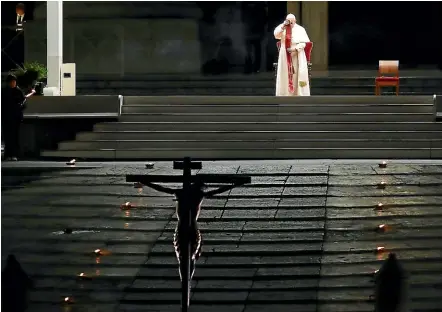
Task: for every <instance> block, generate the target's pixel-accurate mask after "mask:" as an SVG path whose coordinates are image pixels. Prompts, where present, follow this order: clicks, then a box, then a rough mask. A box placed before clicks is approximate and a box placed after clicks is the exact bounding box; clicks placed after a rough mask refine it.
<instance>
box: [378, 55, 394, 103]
mask: <svg viewBox="0 0 442 312" xmlns="http://www.w3.org/2000/svg"><path fill="white" fill-rule="evenodd" d="M375 85H376V87H375V94H376V95H381V88H382V87H395V89H396V95H399V61H379V72H378V76H377V77H376V79H375Z"/></svg>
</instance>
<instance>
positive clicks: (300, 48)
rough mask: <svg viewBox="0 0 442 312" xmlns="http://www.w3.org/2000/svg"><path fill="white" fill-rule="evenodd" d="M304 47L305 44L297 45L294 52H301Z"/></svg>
mask: <svg viewBox="0 0 442 312" xmlns="http://www.w3.org/2000/svg"><path fill="white" fill-rule="evenodd" d="M304 47H305V44H302V43H298V44H297V45H296V46H295V49H296V51H298V52H299V51H301V50H302V49H304Z"/></svg>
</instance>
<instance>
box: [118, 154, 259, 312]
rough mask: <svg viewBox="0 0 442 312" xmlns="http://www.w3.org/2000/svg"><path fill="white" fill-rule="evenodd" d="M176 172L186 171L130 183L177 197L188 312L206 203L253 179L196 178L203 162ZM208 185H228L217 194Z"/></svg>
mask: <svg viewBox="0 0 442 312" xmlns="http://www.w3.org/2000/svg"><path fill="white" fill-rule="evenodd" d="M173 168H174V169H182V170H183V175H182V176H171V175H127V176H126V181H127V182H138V183H141V184H143V185H146V186H148V187H151V188H152V189H154V190H157V191H159V192H163V193H166V194H172V195H175V197H176V199H177V205H176V215H177V218H178V223H177V227H176V229H175V235H174V240H173V244H174V247H175V254H176V257H177V260H178V266H179V274H180V279H181V311H182V312H187V311H188V308H189V304H190V300H189V299H190V285H191V281H192V278H193V275H194V273H195V263H196V261H197V260H198V258H199V257H200V255H201V251H202V236H201V232H200V231H199V229H198V216H199V214H200V211H201V204H202V202H203V199H204V198H206V197H209V196H213V195H217V194H221V193H224V192H227V191H229V190H231V189H233V188H234V187H236V186H240V185H243V184H247V183H250V182H251V178H250V177H249V176H244V175H229V174H198V175H194V176H192V169H201V168H202V164H201V162H192V161H191V159H190V158H189V157H186V158H184V160H183V161H174V163H173ZM154 182H162V183H177V182H182V183H183V187H182V188H181V189H173V188H168V187H164V186H161V185H158V184H155V183H154ZM206 183H217V184H228V185H224V186H221V187H219V188H217V189H214V190H206V189H207V187H206Z"/></svg>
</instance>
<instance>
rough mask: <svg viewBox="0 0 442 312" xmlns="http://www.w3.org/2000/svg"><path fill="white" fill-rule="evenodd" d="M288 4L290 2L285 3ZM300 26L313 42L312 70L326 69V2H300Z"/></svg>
mask: <svg viewBox="0 0 442 312" xmlns="http://www.w3.org/2000/svg"><path fill="white" fill-rule="evenodd" d="M287 3H290V2H287ZM301 5H302V9H301V12H302V20H301V21H302V24H301V23H300V24H301V25H302V26H304V27H305V29H306V31H307V34H308V36H309V37H310V40H311V41H312V42H313V50H312V64H313V66H312V69H313V70H314V71H315V70H319V71H323V70H327V69H328V2H327V1H302V2H301Z"/></svg>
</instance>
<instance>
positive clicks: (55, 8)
mask: <svg viewBox="0 0 442 312" xmlns="http://www.w3.org/2000/svg"><path fill="white" fill-rule="evenodd" d="M46 20H47V30H46V32H47V68H48V78H47V84H48V87H55V88H56V89H57V95H59V94H60V92H61V66H62V64H63V1H61V0H58V1H47V18H46Z"/></svg>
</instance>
